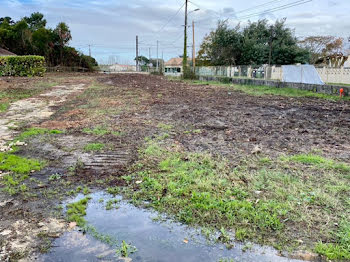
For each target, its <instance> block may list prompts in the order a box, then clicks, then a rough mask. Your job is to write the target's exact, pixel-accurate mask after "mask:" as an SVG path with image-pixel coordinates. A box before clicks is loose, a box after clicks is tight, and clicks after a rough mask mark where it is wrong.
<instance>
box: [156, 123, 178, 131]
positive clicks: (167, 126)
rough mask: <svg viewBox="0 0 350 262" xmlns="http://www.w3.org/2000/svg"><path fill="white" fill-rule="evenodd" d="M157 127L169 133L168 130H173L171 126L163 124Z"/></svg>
mask: <svg viewBox="0 0 350 262" xmlns="http://www.w3.org/2000/svg"><path fill="white" fill-rule="evenodd" d="M157 127H158V128H160V129H163V130H167V131H169V130H171V129H173V128H174V126H173V125H170V124H165V123H159V124H158V125H157Z"/></svg>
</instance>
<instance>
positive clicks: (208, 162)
mask: <svg viewBox="0 0 350 262" xmlns="http://www.w3.org/2000/svg"><path fill="white" fill-rule="evenodd" d="M160 143H161V142H159V141H157V142H155V141H150V142H148V144H147V146H146V147H145V148H143V149H142V150H141V151H140V160H139V162H138V163H136V165H135V172H134V180H135V181H134V182H135V184H134V190H135V189H136V190H135V191H134V192H130V196H131V197H132V199H133V201H134V202H135V203H136V204H141V203H144V201H146V202H148V203H150V204H149V205H150V206H151V207H152V208H154V209H156V210H158V211H160V212H165V213H168V214H170V215H173V216H174V217H175V218H176V219H177V220H179V221H181V222H183V223H186V224H189V225H200V226H203V227H209V228H213V229H216V230H220V232H221V233H222V237H221V239H222V240H224V242H229V239H228V238H227V234H226V232H228V231H232V232H233V233H234V234H235V238H236V239H237V240H253V241H254V242H258V243H261V244H269V245H273V246H274V247H276V248H278V249H288V250H295V249H306V250H314V251H316V252H318V253H319V254H322V255H325V256H327V257H328V258H333V259H334V258H336V259H347V258H348V256H349V254H348V251H347V250H348V244H349V242H348V239H349V235H348V232H349V230H350V229H349V223H350V221H349V217H350V201H349V199H350V194H349V192H350V185H349V179H350V176H349V175H350V169H349V168H350V166H349V165H347V164H345V163H338V162H336V161H334V160H329V159H326V158H323V157H321V156H316V155H297V156H290V157H284V158H279V159H269V158H266V157H265V158H263V157H261V158H256V159H255V158H254V159H249V161H248V160H247V161H243V162H242V163H241V165H240V166H239V167H236V168H232V167H230V165H229V163H228V162H227V161H226V160H225V159H217V158H215V157H213V156H210V155H207V154H203V153H200V154H199V153H189V152H182V151H178V150H175V149H174V148H176V147H175V146H174V147H165V146H163V145H162V144H160ZM136 181H138V183H136ZM140 181H142V182H141V183H140ZM320 240H321V241H322V243H321V242H320Z"/></svg>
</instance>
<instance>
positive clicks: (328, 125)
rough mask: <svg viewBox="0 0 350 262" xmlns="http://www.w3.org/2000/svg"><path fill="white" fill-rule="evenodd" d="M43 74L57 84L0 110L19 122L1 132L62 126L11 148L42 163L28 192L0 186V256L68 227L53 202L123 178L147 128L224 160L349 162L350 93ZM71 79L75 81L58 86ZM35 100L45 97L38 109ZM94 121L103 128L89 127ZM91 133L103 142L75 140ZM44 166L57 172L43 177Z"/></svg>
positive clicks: (31, 253)
mask: <svg viewBox="0 0 350 262" xmlns="http://www.w3.org/2000/svg"><path fill="white" fill-rule="evenodd" d="M48 77H50V79H52V78H53V79H55V80H56V81H57V82H59V84H58V85H57V86H55V87H53V89H50V90H45V91H43V92H42V93H41V94H39V95H36V96H35V97H32V98H30V99H31V100H30V101H32V102H31V103H32V104H33V107H32V108H31V109H32V110H31V109H28V103H26V102H25V101H18V102H15V103H14V104H13V105H12V107H10V109H9V111H8V112H5V113H0V116H1V121H2V122H4V123H5V122H6V123H10V124H12V123H13V122H14V121H13V120H14V119H13V116H14V114H12V113H11V112H21V113H20V115H19V116H16V121H17V122H18V123H17V124H16V125H15V126H11V128H10V129H6V140H7V141H9V140H11V139H13V138H14V137H15V136H16V135H17V134H18V133H20V132H21V131H22V130H24V129H25V128H28V127H33V126H34V127H41V128H48V129H58V130H64V131H65V132H64V133H63V134H57V135H42V136H37V137H34V138H31V139H30V140H28V141H26V143H27V144H28V145H27V146H23V147H21V148H20V150H19V151H18V154H20V155H23V156H26V157H30V158H37V159H45V160H46V161H47V162H48V165H47V167H46V168H45V169H43V170H42V171H39V172H33V173H32V174H31V178H34V179H32V180H31V182H30V183H29V184H28V185H29V186H30V188H31V191H30V194H26V195H23V194H22V195H21V194H20V195H14V196H10V195H8V194H6V193H4V192H1V193H0V214H1V217H0V247H1V250H0V258H1V259H3V260H4V261H6V260H10V261H15V260H16V259H21V258H22V259H26V258H27V259H28V260H32V259H34V258H35V254H38V252H40V251H42V252H44V251H45V250H46V249H47V248H48V247H47V246H49V241H50V240H51V239H52V238H53V237H58V236H59V235H60V234H62V232H64V231H66V230H68V229H69V224H68V222H66V221H65V220H64V215H63V213H62V210H61V209H60V208H58V207H59V205H60V203H61V202H62V201H63V200H64V199H66V198H67V197H69V194H70V192H71V191H72V190H75V188H76V187H77V186H78V185H81V186H85V185H88V186H89V188H92V189H93V188H106V187H107V186H115V185H122V184H123V180H121V179H120V176H122V175H127V174H128V168H129V167H130V166H131V165H132V163H134V162H135V161H136V160H137V152H138V149H139V148H140V147H141V146H142V145H143V144H144V141H145V138H146V137H151V138H154V137H157V136H159V135H162V134H164V133H165V132H167V133H171V135H172V139H173V141H174V142H175V143H176V144H177V145H178V146H179V147H182V148H184V149H185V150H187V151H190V152H209V153H211V154H213V155H218V156H223V157H225V158H227V159H229V160H230V163H231V165H232V166H237V165H239V163H240V161H242V160H246V159H248V160H249V159H250V158H252V157H255V154H253V153H256V152H257V151H259V153H260V154H261V155H264V156H269V157H279V156H282V155H292V154H297V153H309V152H312V151H313V150H318V151H322V154H323V155H324V156H325V157H328V158H331V159H336V160H340V161H343V162H346V163H348V164H350V139H349V137H350V103H349V102H345V101H338V102H334V101H328V100H323V99H316V98H292V97H280V96H262V97H256V96H250V95H247V94H245V93H243V92H240V91H235V90H234V89H232V88H230V87H228V86H226V87H224V86H209V85H191V84H187V83H184V82H180V81H169V80H167V79H166V78H164V77H160V76H148V75H137V74H117V75H101V74H95V75H88V77H85V76H84V75H80V74H74V75H66V76H65V77H62V75H49V76H48ZM22 81H29V82H30V81H37V80H35V79H33V80H27V79H20V78H16V79H9V80H8V81H7V84H8V85H10V86H11V88H14V87H16V86H18V85H21V84H22ZM70 87H71V88H70ZM72 87H76V91H74V92H69V93H67V94H66V93H64V90H70V91H71V90H73V89H74V88H72ZM95 90H97V91H96V96H95V97H94V95H93V94H94V92H95ZM101 90H102V91H101ZM62 97H64V99H62ZM92 97H93V99H92ZM38 101H45V102H43V105H42V106H39V109H38V105H41V104H40V103H38ZM27 102H28V101H27ZM21 105H23V106H26V107H27V108H26V111H23V110H21V108H20V107H21ZM34 105H35V106H34ZM43 111H44V112H45V113H44V114H40V112H43ZM36 112H39V115H40V117H37V116H35V113H36ZM7 120H8V121H7ZM96 128H99V129H101V130H102V132H93V131H91V130H94V129H96ZM104 131H105V132H104ZM96 141H97V142H101V143H104V144H106V145H107V148H105V149H104V150H103V151H101V152H88V151H86V150H84V147H85V146H86V145H87V144H89V143H92V142H96ZM0 145H1V144H0ZM72 173H74V175H71V174H72ZM53 174H58V175H59V177H60V179H59V180H57V181H50V179H49V177H50V176H52V175H53ZM1 259H0V260H1Z"/></svg>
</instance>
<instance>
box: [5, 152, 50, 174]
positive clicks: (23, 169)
mask: <svg viewBox="0 0 350 262" xmlns="http://www.w3.org/2000/svg"><path fill="white" fill-rule="evenodd" d="M44 165H45V163H44V162H40V161H38V160H34V159H27V158H24V157H20V156H17V155H13V154H7V153H0V170H1V171H11V172H14V173H17V174H29V173H30V172H31V171H32V170H35V171H39V170H40V169H42V168H43V167H44Z"/></svg>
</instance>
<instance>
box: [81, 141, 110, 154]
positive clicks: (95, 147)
mask: <svg viewBox="0 0 350 262" xmlns="http://www.w3.org/2000/svg"><path fill="white" fill-rule="evenodd" d="M105 147H106V145H105V144H102V143H90V144H87V145H85V146H84V150H85V151H87V152H94V151H101V150H103V149H104V148H105Z"/></svg>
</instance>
